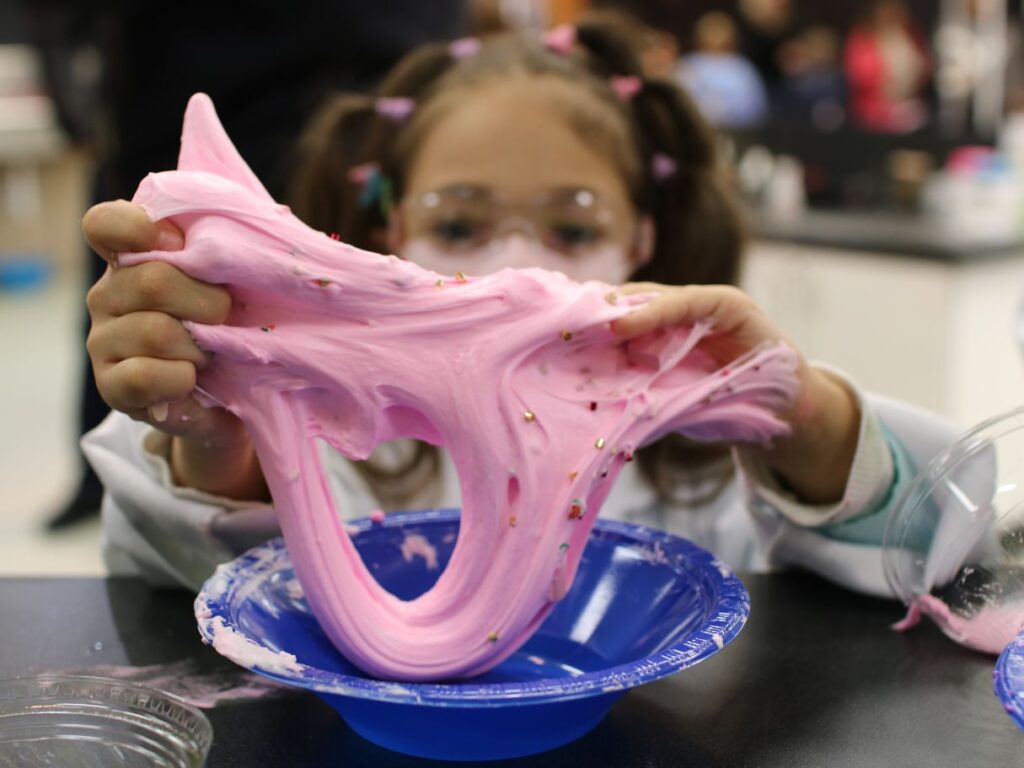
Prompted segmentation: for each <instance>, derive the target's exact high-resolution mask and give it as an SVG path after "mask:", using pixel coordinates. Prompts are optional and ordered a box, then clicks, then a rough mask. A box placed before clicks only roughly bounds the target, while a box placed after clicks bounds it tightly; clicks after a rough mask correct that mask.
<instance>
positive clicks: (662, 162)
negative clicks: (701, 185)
mask: <svg viewBox="0 0 1024 768" xmlns="http://www.w3.org/2000/svg"><path fill="white" fill-rule="evenodd" d="M677 170H679V166H678V165H676V161H675V160H673V159H672V158H671V157H669V156H668V155H666V154H665V153H664V152H655V153H654V155H653V157H651V176H653V177H654V180H655V181H667V180H668V179H671V178H672V177H673V176H675V175H676V171H677Z"/></svg>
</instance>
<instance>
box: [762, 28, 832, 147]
mask: <svg viewBox="0 0 1024 768" xmlns="http://www.w3.org/2000/svg"><path fill="white" fill-rule="evenodd" d="M840 47H841V41H840V39H839V35H838V33H837V32H836V31H835V30H833V29H832V28H830V27H827V26H824V25H815V26H812V27H808V28H807V29H806V30H804V31H803V32H802V33H801V34H800V35H798V36H797V37H796V38H794V39H793V40H791V41H790V42H788V43H786V45H785V46H783V48H782V49H781V51H780V65H781V68H782V71H783V72H784V77H783V79H782V81H781V83H780V85H779V91H778V97H777V99H776V106H777V109H778V111H779V113H780V114H781V115H782V116H784V117H788V118H794V119H798V120H801V121H806V122H810V123H812V124H813V125H814V127H815V128H818V129H819V130H824V131H831V130H835V129H837V128H838V127H839V126H840V125H842V124H843V122H844V120H845V116H846V106H845V105H846V84H845V80H844V78H843V72H842V64H841V62H840V56H839V52H840Z"/></svg>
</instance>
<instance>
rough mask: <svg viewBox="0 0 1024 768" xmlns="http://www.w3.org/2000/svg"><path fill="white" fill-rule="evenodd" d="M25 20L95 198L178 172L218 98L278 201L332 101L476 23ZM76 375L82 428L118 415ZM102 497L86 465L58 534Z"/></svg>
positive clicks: (413, 12)
mask: <svg viewBox="0 0 1024 768" xmlns="http://www.w3.org/2000/svg"><path fill="white" fill-rule="evenodd" d="M23 12H24V14H25V16H26V18H27V20H28V22H29V29H30V30H31V32H32V36H33V38H34V42H35V43H36V45H37V46H38V48H39V49H40V51H41V52H42V54H43V59H44V61H46V62H48V66H47V73H48V80H49V83H48V85H49V89H50V91H51V96H52V97H53V99H54V101H55V102H56V103H57V105H58V112H59V114H61V115H62V116H65V118H66V119H65V121H64V122H65V124H66V125H67V126H68V127H69V128H70V131H71V133H72V135H73V136H78V137H80V138H82V137H86V138H88V139H89V140H90V141H92V142H93V144H94V147H95V164H96V166H95V173H94V176H93V182H92V189H91V197H92V199H93V200H94V201H101V200H111V199H117V198H125V199H130V198H131V197H132V194H133V193H134V191H135V188H136V186H137V185H138V183H139V181H140V180H141V179H142V178H143V177H144V176H145V175H146V174H147V173H149V172H150V171H159V170H164V169H169V168H173V167H175V165H176V162H177V154H178V144H179V140H180V134H181V118H182V115H183V114H184V110H185V104H186V102H187V101H188V98H189V97H190V96H191V95H192V94H193V93H195V92H197V91H203V92H205V93H208V94H209V95H210V96H211V97H212V98H213V101H214V103H215V104H216V105H217V110H218V113H219V115H220V117H221V120H222V121H223V123H224V126H225V128H226V129H227V131H228V133H229V134H230V135H231V137H232V140H233V141H234V142H235V144H236V146H237V147H238V149H239V150H240V152H241V153H242V155H243V157H244V158H245V159H246V161H247V162H248V163H249V165H250V166H251V167H252V169H253V171H254V172H255V173H256V175H257V176H258V177H259V178H260V179H261V180H262V181H263V183H264V184H265V185H266V187H267V189H268V190H269V191H270V193H271V194H272V195H274V197H275V198H277V199H282V198H283V196H284V190H285V187H286V183H287V176H288V172H289V152H290V149H291V146H292V143H293V141H294V139H295V138H296V137H297V136H298V133H299V131H300V129H301V128H302V127H303V125H304V124H305V123H306V121H307V119H308V118H309V116H310V115H311V114H312V112H313V111H314V110H315V109H316V107H317V106H318V105H319V104H320V102H321V101H322V100H323V99H324V98H325V97H326V96H328V95H329V94H330V93H331V92H333V91H335V90H345V91H360V90H366V89H368V88H370V87H372V86H373V85H374V84H375V83H376V81H377V79H378V78H379V77H380V76H382V75H383V74H384V73H385V72H386V71H387V70H388V69H389V68H390V67H391V65H392V64H393V63H394V62H395V61H397V60H398V59H399V58H400V57H401V56H403V55H404V54H405V53H406V52H407V51H409V50H411V49H412V48H415V47H417V46H419V45H421V44H423V43H426V42H430V41H436V40H444V39H451V38H455V37H459V36H461V35H462V34H464V33H465V31H466V24H467V7H466V0H432V2H431V3H429V4H426V3H421V2H417V0H394V2H390V3H388V4H386V5H385V6H381V5H377V6H367V5H366V4H365V3H360V2H354V0H315V1H311V2H305V3H301V4H298V5H293V4H284V3H276V2H267V1H261V2H251V3H247V4H246V5H245V6H244V9H242V10H240V8H239V6H237V5H235V4H231V3H225V2H209V1H208V0H202V1H201V2H200V0H183V2H179V3H176V4H174V6H173V8H169V7H168V5H167V4H166V3H158V2H147V1H145V0H136V1H134V2H124V0H91V1H90V2H82V1H81V0H33V2H32V3H26V4H25V5H24V6H23ZM83 50H89V51H92V52H93V53H94V57H95V62H96V67H97V69H98V72H97V75H98V77H97V79H98V90H96V92H95V97H96V98H95V103H90V100H89V99H88V98H83V89H82V88H81V87H80V83H79V82H78V79H77V78H75V77H73V76H72V74H73V71H74V67H73V64H74V62H75V61H76V60H80V57H76V55H75V52H76V51H83ZM65 64H66V65H67V66H64V65H65ZM88 259H89V264H90V269H91V274H90V275H88V276H87V280H86V285H91V284H92V283H94V282H95V281H96V280H97V279H99V277H100V276H101V275H102V273H103V270H104V269H105V264H104V262H103V261H102V260H101V259H99V258H98V257H96V256H95V255H94V254H92V252H91V251H90V252H89V256H88ZM83 295H84V293H83ZM87 325H88V320H87V319H86V327H85V328H84V333H83V339H84V336H85V334H86V333H87V332H88V327H87ZM81 376H82V378H81V400H80V402H81V407H80V417H79V429H80V433H81V434H84V433H85V432H87V431H89V430H90V429H92V428H93V427H94V426H96V425H97V424H99V422H100V421H102V420H103V418H104V417H105V416H106V414H107V413H108V412H109V408H108V407H107V405H106V403H104V402H103V400H102V399H101V398H100V396H99V393H98V392H97V391H96V388H95V385H94V382H93V376H92V372H91V370H90V367H89V364H88V361H86V362H85V365H84V367H83V370H82V374H81ZM101 499H102V489H101V487H100V484H99V481H98V480H97V478H96V477H95V475H94V474H93V473H92V471H91V470H90V469H89V468H87V467H86V466H85V464H84V462H83V463H82V476H81V480H80V482H79V484H78V486H77V488H76V489H75V491H74V492H73V493H72V496H71V498H70V499H69V500H68V501H67V503H66V504H65V505H64V506H63V508H62V509H60V510H58V511H57V513H56V515H55V516H54V517H53V518H52V520H51V521H50V526H51V527H53V528H60V527H63V526H65V525H69V524H72V523H75V522H77V521H79V520H82V519H86V518H89V517H91V516H94V515H95V514H96V513H97V512H98V510H99V506H100V501H101Z"/></svg>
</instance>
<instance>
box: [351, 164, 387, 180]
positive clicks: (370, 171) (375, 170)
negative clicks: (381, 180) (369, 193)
mask: <svg viewBox="0 0 1024 768" xmlns="http://www.w3.org/2000/svg"><path fill="white" fill-rule="evenodd" d="M379 174H380V163H363V164H362V165H354V166H352V167H351V168H349V169H348V180H349V181H351V182H352V183H354V184H366V183H367V182H368V181H369V180H370V179H371V178H373V177H374V176H376V175H379Z"/></svg>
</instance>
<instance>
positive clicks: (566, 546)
mask: <svg viewBox="0 0 1024 768" xmlns="http://www.w3.org/2000/svg"><path fill="white" fill-rule="evenodd" d="M558 551H559V552H568V551H569V543H568V542H565V541H563V542H562V543H561V544H559V545H558Z"/></svg>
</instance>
